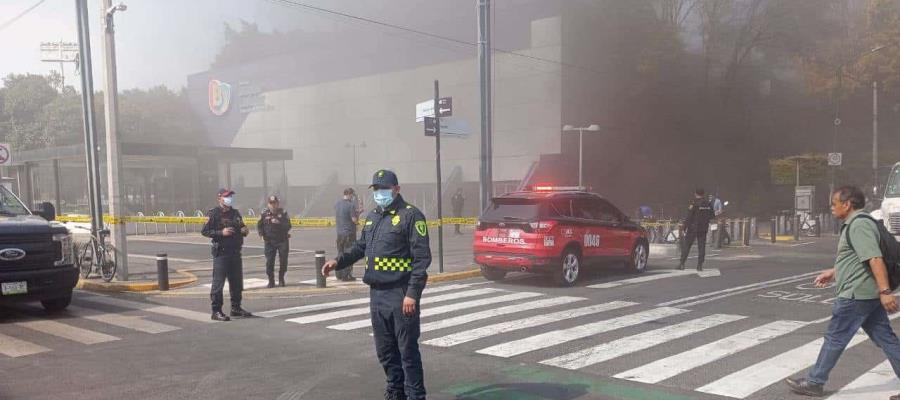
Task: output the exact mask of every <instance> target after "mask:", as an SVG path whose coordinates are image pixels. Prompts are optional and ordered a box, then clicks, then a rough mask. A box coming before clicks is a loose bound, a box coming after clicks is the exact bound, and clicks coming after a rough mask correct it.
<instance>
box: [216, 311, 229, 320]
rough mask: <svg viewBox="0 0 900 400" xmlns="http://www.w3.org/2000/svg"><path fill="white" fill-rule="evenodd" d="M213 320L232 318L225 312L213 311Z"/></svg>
mask: <svg viewBox="0 0 900 400" xmlns="http://www.w3.org/2000/svg"><path fill="white" fill-rule="evenodd" d="M212 320H213V321H231V318H228V316H227V315H225V313H223V312H221V311H216V312H213V313H212Z"/></svg>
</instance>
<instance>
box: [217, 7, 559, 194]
mask: <svg viewBox="0 0 900 400" xmlns="http://www.w3.org/2000/svg"><path fill="white" fill-rule="evenodd" d="M560 43H561V40H560V18H559V17H552V18H546V19H540V20H536V21H532V23H531V44H532V46H531V48H530V49H526V50H521V51H518V53H521V54H525V55H531V56H536V57H540V58H544V59H550V60H557V61H558V60H560V59H561V44H560ZM494 61H495V63H494V64H495V65H494V180H495V181H514V180H519V179H522V178H523V177H524V175H525V174H526V172H527V171H528V168H529V166H530V165H531V163H532V162H535V161H537V160H538V158H539V157H540V154H545V153H558V152H559V151H560V140H559V135H560V133H559V131H560V126H561V125H562V123H561V119H560V116H561V112H562V110H561V102H562V95H561V93H562V87H561V71H560V66H559V64H555V63H549V62H544V61H540V60H534V59H529V58H525V57H521V56H516V55H510V54H505V53H502V52H496V53H495V56H494ZM323 62H324V61H323ZM360 62H365V60H360ZM435 79H438V80H440V82H441V96H442V97H445V96H449V97H453V107H454V110H453V112H454V116H455V117H458V118H463V119H465V120H466V122H468V124H469V126H470V129H471V135H469V137H468V138H465V139H450V138H448V139H446V140H442V148H443V151H442V158H443V170H444V171H445V175H444V176H445V178H446V176H447V175H449V173H450V171H451V170H452V169H453V168H454V167H455V166H460V167H461V168H462V179H463V180H464V181H468V182H472V181H477V180H478V171H479V146H480V138H479V137H480V128H479V126H480V122H479V121H480V120H479V86H478V66H477V60H476V58H475V51H474V49H473V52H472V58H471V59H467V60H464V61H459V62H452V63H446V64H438V65H430V66H425V67H420V68H414V69H409V70H402V71H395V72H388V73H383V74H378V75H371V76H365V77H359V78H353V79H346V80H338V81H332V82H326V83H320V84H316V85H311V86H302V87H295V88H290V89H286V90H278V91H270V92H266V93H265V101H266V103H267V104H268V105H270V106H271V110H269V111H259V112H253V113H250V114H249V115H248V116H247V118H246V120H245V121H244V123H243V125H242V126H241V128H240V130H239V131H238V134H237V136H236V137H235V139H234V141H233V143H232V144H231V145H232V146H235V147H260V146H262V147H268V148H279V147H284V148H291V149H293V151H294V160H293V161H289V162H288V163H287V165H286V171H285V172H286V174H287V180H288V183H289V185H290V186H318V185H320V184H322V183H323V181H324V180H325V179H326V177H328V176H330V175H331V174H332V173H337V176H338V182H337V183H338V184H340V185H350V184H353V150H352V148H347V147H345V146H346V145H347V144H348V143H360V142H362V141H365V143H366V147H365V148H364V149H362V148H361V149H359V151H358V159H357V169H358V172H357V181H358V183H360V184H362V183H365V182H367V181H368V180H369V179H371V174H372V172H374V171H375V170H377V169H380V168H390V169H393V170H395V171H396V172H397V174H398V175H399V178H400V181H401V184H403V183H407V184H409V183H428V182H434V181H435V163H434V139H433V138H428V137H425V136H424V134H423V127H422V123H418V122H415V121H414V117H415V112H414V110H415V104H416V103H418V102H421V101H424V100H427V99H430V98H431V97H432V93H433V81H434V80H435ZM232 176H233V179H241V178H239V177H242V179H243V182H244V183H245V184H246V185H247V186H251V187H252V186H254V185H260V184H261V182H260V181H259V177H258V176H259V174H258V172H256V171H249V170H248V171H242V170H241V169H239V168H237V169H233V170H232Z"/></svg>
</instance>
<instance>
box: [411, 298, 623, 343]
mask: <svg viewBox="0 0 900 400" xmlns="http://www.w3.org/2000/svg"><path fill="white" fill-rule="evenodd" d="M637 304H638V303H632V302H630V301H612V302H609V303H603V304H594V305H591V306H587V307H581V308H575V309H571V310H564V311H558V312H555V313H550V314H542V315H536V316H533V317H528V318H523V319H519V320H515V321H507V322H500V323H497V324H493V325H486V326H482V327H479V328H475V329H471V330H468V331H464V332H458V333H454V334H451V335H447V336H443V337H439V338H436V339H431V340H428V341H425V342H424V343H425V344H427V345H431V346H438V347H451V346H456V345H458V344H462V343H466V342H471V341H473V340H477V339H482V338H486V337H489V336H493V335H497V334H501V333H506V332H512V331H516V330H520V329H526V328H533V327H536V326H541V325H546V324H550V323H554V322H559V321H563V320H567V319H572V318H578V317H583V316H586V315H591V314H597V313H601V312H604V311H611V310H616V309H619V308H624V307H628V306H634V305H637Z"/></svg>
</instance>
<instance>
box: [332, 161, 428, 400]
mask: <svg viewBox="0 0 900 400" xmlns="http://www.w3.org/2000/svg"><path fill="white" fill-rule="evenodd" d="M370 187H371V188H372V191H373V197H374V200H375V204H376V205H377V208H376V209H374V210H372V211H371V212H370V213H369V214H368V216H367V217H366V219H365V222H364V223H363V229H362V234H361V236H360V238H359V240H357V241H356V243H355V244H354V245H353V247H352V248H351V249H350V250H349V251H347V252H345V253H344V254H340V255H338V257H337V259H335V260H332V261H328V262H327V263H325V265H324V266H323V267H322V273H323V274H324V275H325V276H328V274H329V273H330V272H331V271H332V270H342V269H345V268H349V267H350V266H351V265H353V263H355V262H356V261H358V260H360V259H361V258H363V257H364V256H365V258H366V271H365V275H364V276H363V282H365V283H366V284H368V285H369V287H370V289H369V297H370V313H371V319H372V329H373V331H374V337H375V351H376V352H377V354H378V361H379V362H381V366H382V367H383V368H384V373H385V375H386V376H387V388H386V390H385V396H384V398H385V399H388V400H403V399H410V400H420V399H424V398H425V379H424V375H423V372H422V356H421V354H420V353H419V332H420V331H419V300H420V298H421V297H422V290H424V289H425V283H426V282H427V280H428V273H427V272H426V270H427V269H428V266H429V265H430V264H431V248H430V247H429V243H428V227H427V225H426V223H425V216H424V215H423V214H422V212H421V211H419V210H418V209H417V208H415V207H413V206H411V205H409V204H407V203H406V201H405V200H403V196H401V195H400V185H399V183H398V182H397V175H395V174H394V173H393V172H392V171H388V170H380V171H378V172H376V173H375V176H374V177H373V178H372V185H371V186H370Z"/></svg>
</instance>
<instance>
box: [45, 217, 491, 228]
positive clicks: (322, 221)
mask: <svg viewBox="0 0 900 400" xmlns="http://www.w3.org/2000/svg"><path fill="white" fill-rule="evenodd" d="M206 219H207V218H206V217H168V216H167V217H153V216H151V217H140V216H134V215H129V216H125V217H121V218H115V217H113V216H111V215H104V216H103V222H104V223H106V224H109V225H121V224H125V223H136V224H188V225H203V224H205V223H206ZM56 220H57V221H59V222H76V223H90V222H91V217H89V216H87V215H59V216H57V217H56ZM258 221H259V218H257V217H244V223H245V224H247V225H248V226H253V225H256V223H257V222H258ZM427 222H428V225H430V226H438V225H441V223H440V222H439V221H437V220H428V221H427ZM477 222H478V219H477V218H475V217H466V218H444V219H443V224H444V225H456V224H459V225H475V224H476V223H477ZM291 226H293V227H297V228H327V227H332V226H335V219H334V218H291Z"/></svg>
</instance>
